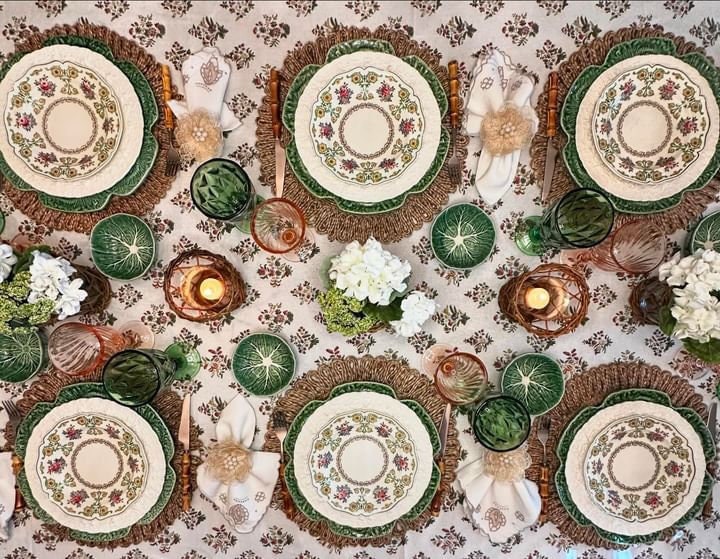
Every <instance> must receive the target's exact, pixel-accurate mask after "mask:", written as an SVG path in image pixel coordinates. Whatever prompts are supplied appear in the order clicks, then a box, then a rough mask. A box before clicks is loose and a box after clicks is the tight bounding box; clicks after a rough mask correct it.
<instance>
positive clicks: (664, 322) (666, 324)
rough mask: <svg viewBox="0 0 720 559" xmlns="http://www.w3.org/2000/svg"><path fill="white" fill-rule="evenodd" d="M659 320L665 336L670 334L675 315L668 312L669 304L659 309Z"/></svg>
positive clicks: (672, 329)
mask: <svg viewBox="0 0 720 559" xmlns="http://www.w3.org/2000/svg"><path fill="white" fill-rule="evenodd" d="M659 320H660V324H659V326H660V330H662V333H663V334H665V335H666V336H672V335H673V331H674V330H675V325H676V324H677V320H675V317H674V316H673V315H672V313H671V312H670V307H669V306H667V307H663V308H661V309H660V314H659Z"/></svg>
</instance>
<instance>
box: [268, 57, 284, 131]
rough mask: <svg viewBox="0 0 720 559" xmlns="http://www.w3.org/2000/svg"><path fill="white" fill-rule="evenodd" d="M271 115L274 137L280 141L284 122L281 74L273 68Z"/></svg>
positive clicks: (271, 78) (271, 76) (271, 72)
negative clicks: (281, 114) (281, 101)
mask: <svg viewBox="0 0 720 559" xmlns="http://www.w3.org/2000/svg"><path fill="white" fill-rule="evenodd" d="M270 114H271V115H272V129H273V136H274V137H275V138H276V139H278V140H279V139H280V136H281V134H282V121H281V119H280V74H279V72H278V71H277V70H276V69H275V68H273V69H272V70H270Z"/></svg>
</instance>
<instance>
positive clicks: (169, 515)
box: [5, 368, 201, 549]
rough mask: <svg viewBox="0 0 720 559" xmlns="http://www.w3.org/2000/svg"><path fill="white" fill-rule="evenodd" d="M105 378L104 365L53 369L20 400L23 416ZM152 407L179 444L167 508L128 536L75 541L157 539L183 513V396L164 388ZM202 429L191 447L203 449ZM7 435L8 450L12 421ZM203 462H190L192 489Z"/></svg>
mask: <svg viewBox="0 0 720 559" xmlns="http://www.w3.org/2000/svg"><path fill="white" fill-rule="evenodd" d="M101 378H102V368H99V369H97V370H96V371H95V372H94V373H93V374H92V375H89V376H84V377H77V376H75V377H74V376H70V375H66V374H64V373H61V372H60V371H57V370H54V369H52V368H50V369H49V370H48V372H47V373H45V374H43V375H41V376H40V377H38V379H37V380H36V381H35V382H34V383H33V384H32V386H30V388H29V389H28V390H27V391H26V392H25V394H23V396H22V398H21V399H20V400H18V401H17V402H16V404H17V407H18V409H19V410H20V413H21V414H22V415H23V417H24V416H25V415H27V414H28V412H29V411H30V410H31V409H32V408H33V407H34V406H35V404H37V403H39V402H54V401H55V398H56V397H57V395H58V392H60V389H62V388H64V387H65V386H69V385H71V384H76V383H79V382H100V381H101ZM152 407H153V408H155V411H157V412H158V414H159V415H160V417H161V418H162V419H163V421H164V422H165V425H167V428H168V430H169V431H170V433H171V434H172V439H173V443H174V444H175V455H174V456H173V459H172V468H173V470H175V476H176V478H177V480H176V482H175V487H174V488H173V492H172V495H171V496H170V500H169V501H168V503H167V505H166V506H165V508H164V509H163V511H162V512H161V513H160V514H159V515H158V516H157V518H156V519H155V520H153V521H152V522H151V523H150V524H145V525H139V524H136V525H134V526H133V527H132V528H131V529H130V532H129V533H128V535H127V536H125V537H124V538H121V539H118V540H114V541H111V542H93V541H85V540H74V541H77V543H80V544H82V545H84V546H89V547H98V548H101V549H115V548H117V547H127V546H130V545H138V544H140V543H142V542H147V541H152V540H154V539H155V538H156V537H157V536H158V534H160V533H161V532H162V531H163V530H165V528H167V527H168V526H170V525H171V524H172V523H173V522H175V520H177V519H178V518H179V517H180V515H181V514H182V512H183V510H182V484H181V483H180V478H181V472H182V456H183V446H182V444H180V442H179V441H178V439H177V432H178V428H179V427H180V415H181V413H182V398H180V396H178V395H177V394H176V393H175V392H173V391H172V390H164V391H162V392H161V393H160V394H159V395H158V397H157V398H155V400H154V401H153V403H152ZM199 436H200V430H199V428H198V426H197V425H196V424H194V423H192V424H191V429H190V450H191V451H193V450H199V449H200V448H201V443H200V438H199ZM5 438H6V440H7V445H6V447H7V449H8V450H10V449H11V448H13V444H14V442H15V432H14V430H13V429H11V428H10V424H9V423H8V424H7V426H6V427H5ZM199 465H200V458H199V457H197V456H192V459H191V464H190V484H191V491H194V490H195V489H196V487H197V486H196V484H195V473H196V471H197V467H198V466H199ZM43 528H44V529H46V530H47V531H49V532H51V533H52V534H53V535H54V536H55V537H57V538H58V539H59V540H60V541H62V540H73V538H72V537H71V536H70V530H69V529H68V528H65V527H64V526H60V525H59V524H43Z"/></svg>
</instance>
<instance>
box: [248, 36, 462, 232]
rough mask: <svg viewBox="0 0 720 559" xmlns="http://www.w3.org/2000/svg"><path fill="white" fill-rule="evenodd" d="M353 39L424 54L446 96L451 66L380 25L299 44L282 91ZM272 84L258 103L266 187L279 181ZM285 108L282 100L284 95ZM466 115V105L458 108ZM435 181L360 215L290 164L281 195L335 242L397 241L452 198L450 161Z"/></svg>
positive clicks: (284, 71)
mask: <svg viewBox="0 0 720 559" xmlns="http://www.w3.org/2000/svg"><path fill="white" fill-rule="evenodd" d="M353 39H380V40H383V41H388V42H389V43H390V44H391V45H392V46H393V48H394V49H395V54H397V56H400V57H403V56H410V55H414V56H417V57H419V58H421V59H422V60H423V61H424V62H425V64H427V65H428V66H429V67H430V69H431V70H432V71H433V73H434V74H435V75H436V76H437V77H438V79H439V80H440V83H442V85H443V88H444V90H445V92H446V94H447V92H448V91H449V79H448V71H447V67H446V66H444V65H442V64H441V63H440V56H439V55H438V54H436V53H435V52H434V51H433V50H432V49H431V48H430V47H423V46H420V45H419V44H418V43H417V42H415V41H413V40H412V39H410V38H409V37H408V36H407V35H406V34H404V33H402V32H399V31H391V30H389V29H383V28H379V29H376V30H375V31H370V30H369V29H367V28H363V29H360V28H357V27H348V28H343V29H340V30H339V31H337V32H336V33H334V34H332V35H328V36H326V37H319V38H318V39H317V40H315V41H312V42H309V43H305V44H304V45H302V46H300V47H298V48H296V49H295V50H293V51H292V52H290V54H288V55H287V57H286V58H285V63H284V65H283V67H282V68H281V69H280V80H281V83H282V84H283V86H282V87H281V88H280V89H281V95H284V94H285V93H286V92H287V88H288V86H289V85H290V84H291V83H292V81H293V80H294V79H295V77H296V76H297V74H298V73H299V72H300V70H302V69H303V68H305V66H307V65H308V64H320V65H322V64H325V56H326V55H327V52H328V50H329V49H330V47H332V46H334V45H336V44H337V43H341V42H344V41H350V40H353ZM269 87H270V85H269V83H268V85H267V86H266V88H265V96H264V98H263V102H262V104H261V105H260V113H259V115H258V118H257V144H256V145H257V149H258V152H259V154H260V181H261V182H262V183H263V184H266V185H274V184H275V138H274V137H273V132H272V116H271V113H270V89H269ZM281 106H282V99H281ZM460 113H461V114H460V118H462V107H460ZM443 124H444V126H446V127H448V129H449V126H450V115H449V111H448V114H446V115H445V118H444V119H443ZM290 137H291V134H290V132H289V131H288V130H286V129H285V128H284V127H283V140H282V141H283V145H287V143H288V141H289V140H290ZM467 143H468V139H467V137H466V136H465V135H464V134H462V133H460V131H458V134H457V154H458V157H459V159H460V161H461V162H462V165H463V166H464V165H465V158H466V156H467ZM449 157H450V154H448V158H446V161H445V163H444V164H443V166H442V169H440V172H439V173H438V175H437V177H436V178H435V180H434V181H433V182H432V183H431V184H430V186H428V188H427V189H426V190H424V191H423V192H420V193H418V194H411V195H409V196H408V197H407V200H406V201H405V203H404V204H403V205H402V207H400V208H398V209H396V210H392V211H389V212H385V213H381V214H372V215H360V214H352V213H348V212H344V211H342V210H340V208H338V206H337V204H335V202H333V201H331V200H324V199H320V198H316V197H315V196H313V195H312V194H311V193H310V191H308V190H307V189H306V188H305V187H304V186H303V185H302V184H301V183H300V181H298V179H297V178H296V177H295V175H293V173H292V170H291V169H290V165H289V164H288V165H286V166H285V188H284V191H283V195H284V196H285V197H286V198H289V199H290V200H292V201H293V202H295V203H296V204H297V205H298V206H300V207H301V208H302V210H303V212H305V216H306V218H307V221H308V224H309V225H310V226H311V227H314V228H315V229H316V230H317V231H318V232H319V233H322V234H323V235H327V236H328V238H329V239H330V240H331V241H341V242H343V243H348V242H351V241H355V240H357V241H360V242H364V241H365V240H366V239H367V238H368V237H370V236H371V235H372V236H374V237H375V238H376V239H377V240H378V241H380V242H383V243H394V242H397V241H399V240H401V239H403V238H405V237H407V236H409V235H410V234H411V233H412V232H413V231H415V230H416V229H419V228H420V227H422V225H423V223H426V222H429V221H431V220H432V219H433V217H434V216H435V215H436V214H437V213H438V212H439V211H440V210H441V209H442V208H443V206H445V204H447V202H448V198H449V196H450V194H451V193H452V192H454V191H455V189H456V186H455V185H454V184H452V182H451V181H450V176H449V174H448V169H447V159H449Z"/></svg>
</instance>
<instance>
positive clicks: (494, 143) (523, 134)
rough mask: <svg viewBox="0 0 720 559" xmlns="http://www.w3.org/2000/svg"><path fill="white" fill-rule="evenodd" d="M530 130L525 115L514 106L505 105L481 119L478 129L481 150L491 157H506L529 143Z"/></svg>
mask: <svg viewBox="0 0 720 559" xmlns="http://www.w3.org/2000/svg"><path fill="white" fill-rule="evenodd" d="M531 130H532V125H531V122H530V120H529V119H528V118H527V115H526V113H524V112H523V111H522V110H520V109H519V108H518V107H517V106H516V105H515V104H513V103H507V104H505V105H503V106H502V107H501V108H500V109H499V110H498V111H496V112H494V113H488V114H487V115H486V116H485V118H484V119H483V121H482V126H481V129H480V134H481V137H482V141H483V149H487V150H488V151H489V152H490V153H491V154H492V155H507V154H508V153H512V152H514V151H516V150H518V149H520V148H522V147H523V146H524V145H526V144H527V143H528V142H529V141H530V136H531V133H530V132H531Z"/></svg>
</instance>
